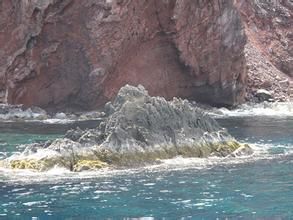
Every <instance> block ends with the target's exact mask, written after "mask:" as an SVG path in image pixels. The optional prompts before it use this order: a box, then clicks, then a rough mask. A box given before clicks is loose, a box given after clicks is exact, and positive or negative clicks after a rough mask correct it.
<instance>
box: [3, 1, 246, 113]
mask: <svg viewBox="0 0 293 220" xmlns="http://www.w3.org/2000/svg"><path fill="white" fill-rule="evenodd" d="M0 15H1V22H0V29H1V30H2V31H1V32H0V99H1V100H2V102H8V103H11V104H18V103H21V104H25V105H26V106H31V105H37V106H39V107H42V108H45V109H52V110H60V109H62V110H64V109H73V110H76V109H78V110H81V109H94V108H96V107H99V106H103V105H104V104H105V103H106V102H107V101H109V100H111V99H112V98H114V97H115V96H116V94H117V92H118V90H119V89H120V88H121V87H122V86H124V85H125V84H127V83H128V84H132V85H138V84H142V85H143V86H144V87H145V88H147V89H148V91H149V92H150V94H151V95H157V96H162V97H165V98H166V99H168V100H170V99H172V98H173V97H181V98H188V99H191V100H198V101H202V102H206V103H210V104H213V105H234V104H238V103H241V102H243V101H244V94H245V76H246V69H245V57H244V52H243V49H244V45H245V39H246V37H245V33H244V29H243V25H242V22H241V19H240V16H239V13H238V11H237V9H236V7H235V6H234V3H233V1H232V0H228V1H227V0H220V1H208V0H204V1H192V0H187V1H179V0H168V1H157V0H148V1H147V0H140V1H137V0H122V1H121V0H119V1H118V0H113V1H106V0H98V1H97V0H89V1H74V0H66V1H64V0H44V1H36V0H34V1H11V0H2V1H1V4H0Z"/></svg>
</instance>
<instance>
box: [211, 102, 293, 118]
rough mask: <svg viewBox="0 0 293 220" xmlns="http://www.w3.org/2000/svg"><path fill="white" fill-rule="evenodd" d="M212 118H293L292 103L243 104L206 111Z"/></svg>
mask: <svg viewBox="0 0 293 220" xmlns="http://www.w3.org/2000/svg"><path fill="white" fill-rule="evenodd" d="M208 111H209V114H210V115H211V116H214V117H248V116H277V117H286V116H293V102H274V103H270V102H263V103H259V104H243V105H240V106H238V107H237V108H236V109H232V110H229V109H227V108H219V109H216V108H214V109H212V110H208Z"/></svg>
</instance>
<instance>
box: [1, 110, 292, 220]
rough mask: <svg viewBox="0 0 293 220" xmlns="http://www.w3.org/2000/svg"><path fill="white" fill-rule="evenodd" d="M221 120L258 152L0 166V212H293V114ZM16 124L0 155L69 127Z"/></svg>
mask: <svg viewBox="0 0 293 220" xmlns="http://www.w3.org/2000/svg"><path fill="white" fill-rule="evenodd" d="M217 120H218V121H219V123H220V124H221V125H222V126H224V127H226V128H227V129H228V130H229V132H230V133H231V134H232V135H234V136H235V137H236V138H237V139H238V140H239V141H242V142H245V143H249V144H251V146H252V147H253V149H254V150H255V153H254V155H252V156H249V157H239V158H232V159H231V158H215V157H214V158H207V159H196V158H189V159H186V158H180V157H178V158H174V159H170V160H165V161H164V162H163V164H161V165H156V166H149V167H145V168H137V169H130V170H118V171H117V170H116V171H114V170H103V171H98V172H82V173H72V172H69V171H65V170H62V169H54V170H51V171H49V172H46V173H35V172H31V171H11V170H4V169H2V170H1V169H0V219H17V220H18V219H25V220H26V219H32V220H39V219H70V220H75V219H76V220H78V219H144V220H152V219H268V220H275V219H276V220H281V219H293V114H292V115H290V114H286V115H281V116H278V115H266V116H261V114H258V115H253V114H251V115H249V114H245V115H242V116H241V117H237V114H235V115H230V116H229V115H228V116H226V117H218V118H217ZM0 123H1V122H0ZM11 123H12V125H10V127H9V129H4V128H2V130H1V129H0V158H2V159H3V158H5V157H7V156H9V155H11V154H13V153H16V152H20V151H22V150H23V148H24V146H23V145H21V144H25V143H32V142H40V141H46V140H49V139H54V138H56V137H60V136H61V135H62V134H63V133H64V132H65V130H64V129H62V128H60V127H59V128H58V126H56V130H55V131H56V132H54V129H53V130H52V128H51V129H50V132H49V133H46V128H45V127H46V126H43V125H42V126H38V125H37V124H36V125H35V126H31V124H30V123H29V122H24V123H23V125H22V126H16V127H15V129H14V126H13V122H11ZM18 123H19V122H18ZM90 125H91V126H93V123H91V124H90ZM60 126H61V125H60ZM20 128H23V129H20ZM66 128H68V126H67V127H66Z"/></svg>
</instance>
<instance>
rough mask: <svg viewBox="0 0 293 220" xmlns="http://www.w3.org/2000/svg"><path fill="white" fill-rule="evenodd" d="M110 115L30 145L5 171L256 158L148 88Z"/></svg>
mask: <svg viewBox="0 0 293 220" xmlns="http://www.w3.org/2000/svg"><path fill="white" fill-rule="evenodd" d="M105 114H106V116H105V118H104V119H103V120H102V122H101V123H100V125H99V127H97V128H95V129H88V130H80V129H76V130H70V131H68V132H67V134H66V135H65V137H64V138H62V139H57V140H55V141H51V142H47V143H45V144H33V145H29V146H28V147H27V148H26V150H25V151H24V152H23V153H22V154H21V155H14V156H12V157H10V158H7V159H6V160H4V161H2V166H6V167H9V168H14V169H34V170H39V171H43V170H48V169H50V168H53V167H55V166H58V167H64V168H67V169H69V170H72V171H83V170H88V169H99V168H103V167H113V168H120V167H133V166H142V165H145V164H152V163H158V162H160V161H159V160H160V159H169V158H173V157H176V156H183V157H208V156H211V155H213V156H235V155H236V156H237V155H242V154H250V153H252V152H251V149H250V148H249V146H247V145H245V146H243V145H241V144H239V143H238V142H236V140H235V139H234V138H233V137H231V136H230V135H229V134H228V133H227V132H226V131H225V130H224V129H222V128H221V127H219V125H218V124H217V122H216V121H215V120H214V119H212V118H210V117H209V116H207V115H205V114H204V113H203V112H202V110H200V109H198V108H196V107H192V106H191V105H190V103H189V102H188V101H186V100H181V99H177V98H176V99H173V100H172V101H166V100H165V99H164V98H161V97H151V96H149V95H148V92H147V91H146V90H145V89H144V87H142V86H139V87H132V86H128V85H127V86H125V87H123V88H121V89H120V91H119V93H118V95H117V97H116V98H115V100H114V101H113V102H112V103H107V104H106V106H105ZM235 150H237V153H235V154H233V152H234V151H235Z"/></svg>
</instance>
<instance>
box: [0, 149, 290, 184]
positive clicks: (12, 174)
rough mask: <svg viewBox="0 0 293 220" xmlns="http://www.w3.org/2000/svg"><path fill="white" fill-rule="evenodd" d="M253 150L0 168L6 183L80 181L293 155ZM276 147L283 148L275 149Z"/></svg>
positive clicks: (198, 168)
mask: <svg viewBox="0 0 293 220" xmlns="http://www.w3.org/2000/svg"><path fill="white" fill-rule="evenodd" d="M249 145H250V146H251V148H252V149H253V150H254V153H253V154H252V155H249V156H238V157H224V158H223V157H208V158H183V157H180V156H179V157H175V158H172V159H166V160H161V163H160V164H156V165H149V166H144V167H139V168H132V169H112V168H102V169H100V170H97V171H83V172H71V171H69V170H68V169H65V168H60V167H57V166H56V167H54V168H52V169H50V170H48V171H45V172H36V171H33V170H12V169H7V168H0V177H1V178H0V179H2V180H4V181H6V182H13V183H15V182H17V183H19V182H20V183H27V184H28V183H32V182H33V183H44V182H49V183H50V182H58V181H64V180H79V179H92V178H103V177H109V176H118V175H129V174H132V175H135V174H139V173H142V172H151V173H156V172H170V171H178V170H187V169H197V170H207V169H212V168H214V167H219V166H225V167H230V166H235V165H241V164H246V163H254V162H257V161H261V160H282V159H284V158H286V157H291V156H292V155H293V146H292V145H276V144H253V143H249ZM275 149H282V150H281V151H276V152H274V150H275Z"/></svg>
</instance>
